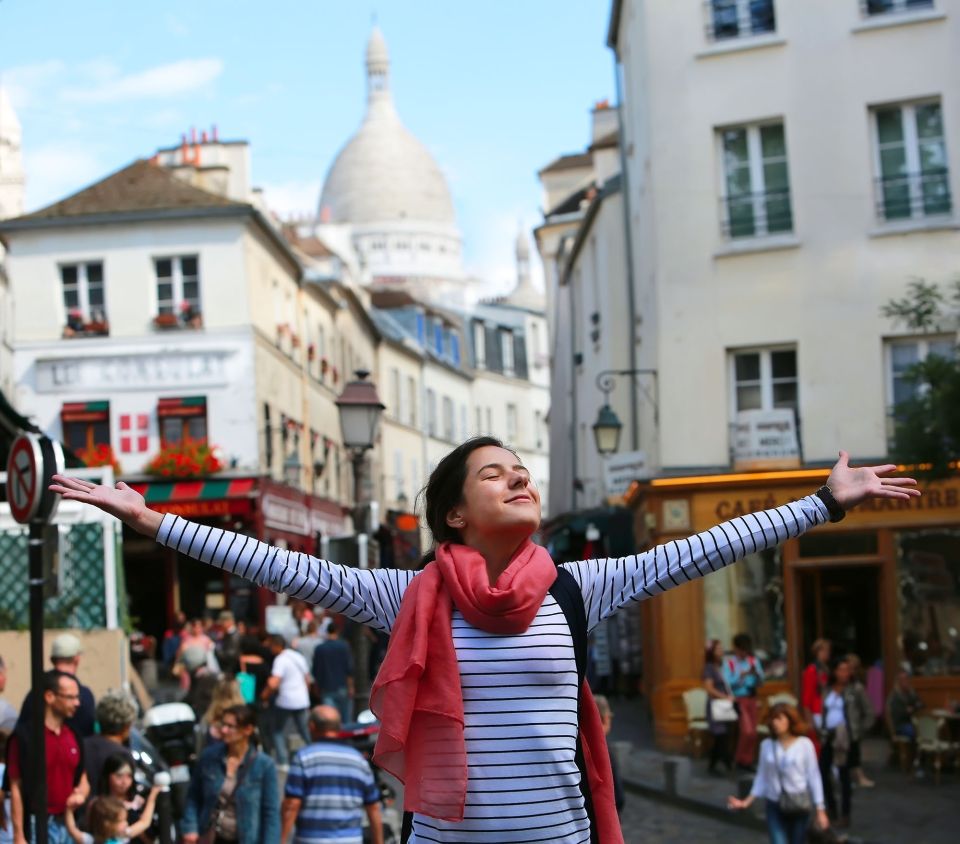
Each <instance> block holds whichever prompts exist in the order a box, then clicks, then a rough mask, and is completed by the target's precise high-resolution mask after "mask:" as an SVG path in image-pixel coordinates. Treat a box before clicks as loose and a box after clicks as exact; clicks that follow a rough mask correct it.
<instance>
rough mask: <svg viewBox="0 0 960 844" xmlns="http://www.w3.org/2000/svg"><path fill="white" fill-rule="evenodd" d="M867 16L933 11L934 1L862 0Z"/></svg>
mask: <svg viewBox="0 0 960 844" xmlns="http://www.w3.org/2000/svg"><path fill="white" fill-rule="evenodd" d="M861 5H862V7H863V11H864V13H865V14H867V15H888V14H890V13H891V12H912V11H915V10H921V9H932V8H933V0H861Z"/></svg>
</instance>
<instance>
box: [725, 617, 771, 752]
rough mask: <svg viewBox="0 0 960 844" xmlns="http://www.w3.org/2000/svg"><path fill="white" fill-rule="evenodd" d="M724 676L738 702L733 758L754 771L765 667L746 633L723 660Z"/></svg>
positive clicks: (741, 635) (734, 642) (735, 642)
mask: <svg viewBox="0 0 960 844" xmlns="http://www.w3.org/2000/svg"><path fill="white" fill-rule="evenodd" d="M723 676H724V679H725V680H726V681H727V688H729V689H730V691H731V692H732V693H733V699H734V701H736V704H737V715H738V720H737V728H738V730H737V749H736V751H735V752H734V757H733V758H734V761H735V762H736V763H737V768H739V769H740V770H741V771H754V770H756V768H755V766H754V760H755V759H756V756H757V718H758V717H759V710H758V707H757V689H759V688H760V686H761V685H762V684H763V667H762V666H761V665H760V661H759V660H758V659H757V658H756V657H755V656H754V655H753V642H752V641H751V639H750V637H749V636H748V635H747V634H746V633H738V634H737V635H736V636H734V637H733V654H732V655H731V656H728V657H726V658H725V659H724V661H723Z"/></svg>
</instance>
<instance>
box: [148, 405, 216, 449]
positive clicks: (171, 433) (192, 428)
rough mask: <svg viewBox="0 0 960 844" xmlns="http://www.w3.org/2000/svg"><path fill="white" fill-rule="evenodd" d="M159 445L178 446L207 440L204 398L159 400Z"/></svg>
mask: <svg viewBox="0 0 960 844" xmlns="http://www.w3.org/2000/svg"><path fill="white" fill-rule="evenodd" d="M157 416H158V418H159V419H160V445H161V446H168V445H179V444H180V443H183V442H186V441H188V440H192V441H194V442H195V441H197V440H205V439H206V438H207V400H206V398H205V397H204V396H192V397H189V398H183V399H160V401H159V403H158V404H157Z"/></svg>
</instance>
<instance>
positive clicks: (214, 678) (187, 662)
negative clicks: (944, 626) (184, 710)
mask: <svg viewBox="0 0 960 844" xmlns="http://www.w3.org/2000/svg"><path fill="white" fill-rule="evenodd" d="M212 653H213V652H212V651H209V652H207V651H204V650H203V648H201V647H197V646H194V645H190V646H189V647H187V648H186V649H185V650H184V651H183V652H182V653H181V654H180V661H179V663H178V664H179V665H180V670H181V678H182V677H184V676H185V677H186V678H187V681H186V688H187V693H186V695H185V696H184V698H183V702H184V703H185V704H187V706H189V707H190V708H191V709H192V710H193V714H194V715H195V716H196V719H197V720H198V721H199V720H200V719H201V718H202V717H203V714H204V713H205V712H206V711H207V709H209V708H210V701H211V700H213V690H214V689H215V688H216V686H217V683H219V682H220V676H221V675H220V672H219V671H218V670H217V669H215V668H212V667H211V661H210V656H211V654H212Z"/></svg>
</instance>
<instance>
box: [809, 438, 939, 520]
mask: <svg viewBox="0 0 960 844" xmlns="http://www.w3.org/2000/svg"><path fill="white" fill-rule="evenodd" d="M896 469H897V467H896V464H894V463H886V464H884V465H882V466H860V467H859V468H853V467H852V466H851V465H850V455H849V454H847V452H845V451H841V452H840V459H839V460H838V461H837V462H836V464H835V465H834V467H833V469H832V470H831V472H830V477H829V478H827V486H829V487H830V491H831V492H832V493H833V497H834V498H836V499H837V503H838V504H839V505H840V506H841V507H843V509H844V510H849V509H851V508H852V507H856V506H857V505H858V504H862V503H863V502H864V501H866V500H867V499H868V498H914V497H916V496H918V495H920V490H919V489H917V488H916V486H917V482H916V481H915V480H914V479H913V478H900V477H886V476H888V475H889V474H890V473H891V472H894V471H896Z"/></svg>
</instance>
